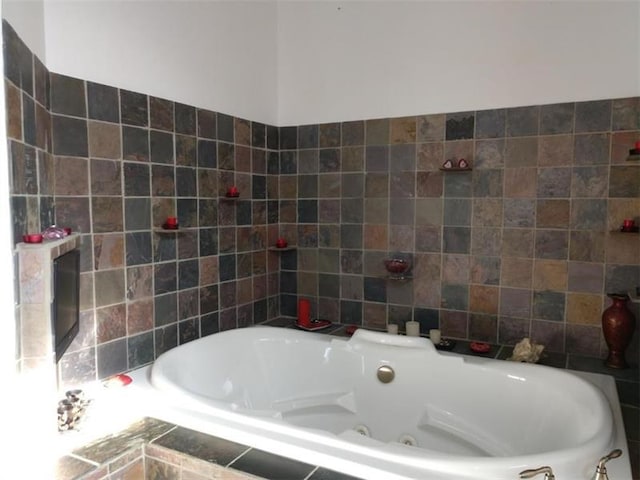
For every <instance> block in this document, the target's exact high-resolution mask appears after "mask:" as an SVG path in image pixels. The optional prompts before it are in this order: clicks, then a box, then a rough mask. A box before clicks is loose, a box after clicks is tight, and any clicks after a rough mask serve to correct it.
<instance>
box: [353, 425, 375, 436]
mask: <svg viewBox="0 0 640 480" xmlns="http://www.w3.org/2000/svg"><path fill="white" fill-rule="evenodd" d="M353 429H354V430H355V431H356V432H358V433H359V434H360V435H364V436H365V437H370V436H371V434H370V433H369V429H368V428H367V427H365V426H364V425H356V426H355V427H353Z"/></svg>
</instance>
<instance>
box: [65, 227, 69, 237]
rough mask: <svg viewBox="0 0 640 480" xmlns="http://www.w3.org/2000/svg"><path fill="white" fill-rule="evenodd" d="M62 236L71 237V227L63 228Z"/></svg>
mask: <svg viewBox="0 0 640 480" xmlns="http://www.w3.org/2000/svg"><path fill="white" fill-rule="evenodd" d="M64 234H65V235H71V227H64Z"/></svg>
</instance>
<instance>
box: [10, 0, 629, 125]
mask: <svg viewBox="0 0 640 480" xmlns="http://www.w3.org/2000/svg"><path fill="white" fill-rule="evenodd" d="M3 5H4V7H5V8H4V10H3V15H4V16H5V18H7V19H8V20H9V21H10V23H11V24H12V25H13V26H14V28H16V30H17V31H18V33H19V34H20V35H21V36H22V37H23V39H24V40H25V41H26V42H27V44H28V45H29V47H30V48H32V49H33V50H34V51H35V52H36V53H37V54H38V56H40V58H41V59H43V60H45V63H46V65H47V66H48V67H49V69H50V70H52V71H54V72H57V73H64V74H67V75H71V76H75V77H79V78H84V79H87V80H92V81H95V82H100V83H105V84H107V85H113V86H117V87H121V88H127V89H130V90H135V91H139V92H144V93H148V94H151V95H156V96H159V97H164V98H168V99H171V100H175V101H180V102H184V103H187V104H193V105H197V106H201V107H204V108H210V109H212V110H216V111H220V112H224V113H229V114H233V115H237V116H241V117H245V118H249V119H252V120H258V121H263V122H265V123H272V124H278V125H294V124H305V123H317V122H329V121H344V120H352V119H362V118H376V117H389V116H403V115H413V114H423V113H436V112H453V111H464V110H476V109H484V108H494V107H507V106H518V105H531V104H541V103H553V102H566V101H580V100H593V99H598V98H613V97H625V96H635V95H640V2H638V1H622V2H618V1H607V0H603V1H599V2H585V1H568V2H559V1H552V2H544V1H513V2H511V1H483V0H476V1H468V2H463V1H453V0H450V1H408V2H405V1H398V0H387V1H377V2H376V1H373V2H372V1H358V0H346V1H344V2H334V1H324V0H322V1H320V0H304V1H286V0H280V1H276V0H263V1H260V0H257V1H253V2H245V1H240V0H234V1H219V0H210V1H196V0H172V1H163V0H153V1H149V0H122V1H121V0H85V1H78V0H44V7H43V0H3ZM43 11H44V13H43ZM43 23H44V29H43V28H42V25H43ZM45 50H46V52H45ZM45 53H46V56H45Z"/></svg>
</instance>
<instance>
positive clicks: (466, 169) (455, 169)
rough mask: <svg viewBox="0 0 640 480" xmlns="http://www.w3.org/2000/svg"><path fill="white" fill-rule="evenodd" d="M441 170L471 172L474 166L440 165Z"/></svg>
mask: <svg viewBox="0 0 640 480" xmlns="http://www.w3.org/2000/svg"><path fill="white" fill-rule="evenodd" d="M439 170H440V171H441V172H470V171H471V170H473V168H471V167H464V168H459V167H451V168H444V167H440V168H439Z"/></svg>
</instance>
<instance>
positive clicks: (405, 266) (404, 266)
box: [384, 258, 411, 275]
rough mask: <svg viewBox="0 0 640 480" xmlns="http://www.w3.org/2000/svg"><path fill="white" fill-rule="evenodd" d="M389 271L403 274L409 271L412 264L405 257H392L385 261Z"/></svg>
mask: <svg viewBox="0 0 640 480" xmlns="http://www.w3.org/2000/svg"><path fill="white" fill-rule="evenodd" d="M384 266H385V268H386V269H387V272H389V273H392V274H394V275H402V274H404V273H407V271H408V270H409V267H411V264H410V263H409V262H408V261H407V260H405V259H403V258H390V259H387V260H385V261H384Z"/></svg>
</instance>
